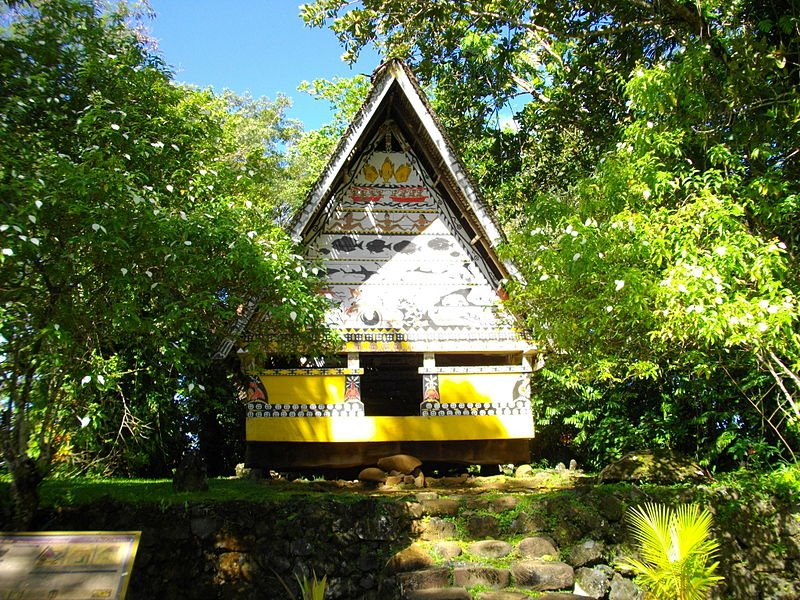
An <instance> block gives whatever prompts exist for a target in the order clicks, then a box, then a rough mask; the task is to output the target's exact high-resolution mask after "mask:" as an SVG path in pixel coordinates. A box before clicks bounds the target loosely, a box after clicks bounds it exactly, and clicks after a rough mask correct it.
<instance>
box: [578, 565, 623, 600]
mask: <svg viewBox="0 0 800 600" xmlns="http://www.w3.org/2000/svg"><path fill="white" fill-rule="evenodd" d="M613 575H614V571H613V570H611V568H610V567H606V569H600V568H597V569H589V568H586V567H583V568H580V569H577V570H576V571H575V589H574V590H573V591H574V592H575V593H576V594H577V595H579V596H587V597H589V598H596V599H599V598H605V597H606V594H607V593H608V590H609V589H610V588H611V578H612V577H613Z"/></svg>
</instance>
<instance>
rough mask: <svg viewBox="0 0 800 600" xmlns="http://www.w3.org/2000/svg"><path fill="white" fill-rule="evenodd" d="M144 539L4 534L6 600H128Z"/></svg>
mask: <svg viewBox="0 0 800 600" xmlns="http://www.w3.org/2000/svg"><path fill="white" fill-rule="evenodd" d="M140 536H141V532H140V531H93V532H83V531H78V532H43V533H2V532H0V600H97V599H98V598H104V599H112V600H116V599H119V600H122V599H124V598H125V592H126V591H127V588H128V582H129V580H130V575H131V568H132V567H133V560H134V558H135V556H136V550H137V548H138V546H139V538H140Z"/></svg>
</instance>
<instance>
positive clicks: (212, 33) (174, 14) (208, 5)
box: [149, 0, 380, 129]
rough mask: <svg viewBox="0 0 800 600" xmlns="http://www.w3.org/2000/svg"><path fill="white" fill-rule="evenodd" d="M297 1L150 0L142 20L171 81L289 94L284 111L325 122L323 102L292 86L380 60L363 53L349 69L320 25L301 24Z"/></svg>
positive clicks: (313, 123)
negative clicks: (147, 17)
mask: <svg viewBox="0 0 800 600" xmlns="http://www.w3.org/2000/svg"><path fill="white" fill-rule="evenodd" d="M300 4H301V3H300V2H298V1H297V0H227V1H226V2H219V0H150V5H151V6H152V8H153V9H154V10H155V12H156V17H155V19H154V20H152V21H150V22H149V28H150V31H151V34H152V35H153V37H155V38H156V40H158V46H159V49H160V51H161V54H162V56H163V57H164V58H165V60H166V61H167V64H169V65H170V66H171V67H172V68H173V69H174V71H175V79H176V80H177V81H180V82H184V83H192V84H195V85H198V86H200V87H207V86H212V87H213V88H214V89H215V90H217V91H221V90H223V89H225V88H228V89H231V90H233V91H235V92H238V93H244V92H250V93H251V94H252V95H253V96H255V97H259V96H267V97H268V98H275V96H277V94H278V93H279V92H283V93H284V94H285V95H287V96H289V97H291V98H292V101H293V104H294V105H293V107H292V109H291V111H290V112H289V116H290V117H292V118H295V119H299V120H300V121H302V122H303V124H304V125H305V127H306V129H316V128H318V127H319V126H320V125H323V124H324V123H327V122H328V121H329V120H330V113H329V111H328V106H327V103H326V102H323V101H318V100H314V99H312V98H311V97H310V96H308V95H307V94H304V93H301V92H298V91H297V86H298V85H299V84H300V82H302V81H303V80H307V81H311V80H313V79H318V78H324V79H331V78H333V77H335V76H339V77H352V76H353V75H356V74H359V73H364V74H367V75H368V74H370V73H371V72H372V71H373V70H374V69H375V67H377V66H378V64H379V62H380V59H379V58H378V56H377V55H376V54H375V53H374V52H373V51H371V50H370V51H369V52H363V53H362V56H361V58H360V59H359V62H358V63H357V64H356V65H355V66H354V67H352V68H351V67H349V66H348V65H347V64H345V63H344V62H342V60H341V58H340V57H341V55H342V52H343V49H342V48H341V46H339V42H338V40H337V39H336V36H335V35H334V34H333V32H331V31H330V30H328V29H309V28H307V27H306V26H305V25H304V23H303V21H302V19H300V17H299V16H298V14H299V12H300V9H299V6H300Z"/></svg>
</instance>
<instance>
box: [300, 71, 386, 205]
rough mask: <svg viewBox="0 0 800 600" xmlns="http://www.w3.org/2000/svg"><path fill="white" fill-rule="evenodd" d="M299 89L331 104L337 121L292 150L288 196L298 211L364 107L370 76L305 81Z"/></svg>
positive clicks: (302, 138)
mask: <svg viewBox="0 0 800 600" xmlns="http://www.w3.org/2000/svg"><path fill="white" fill-rule="evenodd" d="M298 89H299V91H301V92H305V93H307V94H309V95H311V96H312V97H313V98H314V99H315V100H319V101H324V102H327V103H328V104H329V105H330V107H331V108H332V109H333V120H332V121H331V122H330V123H328V124H326V125H323V126H322V127H321V128H319V129H316V130H311V131H306V132H304V133H303V134H302V135H301V136H300V137H299V139H298V140H297V141H296V143H295V144H293V145H292V146H291V147H290V148H289V153H288V154H289V156H288V160H289V169H288V170H289V176H288V177H286V179H285V181H286V182H287V184H286V190H287V196H288V197H291V198H293V199H294V204H293V205H292V207H293V208H294V209H297V208H299V206H300V204H301V203H302V201H303V199H304V198H305V196H306V194H307V193H308V192H309V190H310V189H311V186H312V185H314V182H315V181H316V180H317V177H318V176H319V175H320V173H322V169H324V168H325V165H327V164H328V160H329V159H330V157H331V154H333V151H334V150H335V149H336V144H337V143H338V142H339V140H340V139H341V138H342V136H343V135H344V133H345V131H346V129H347V127H348V125H350V122H351V121H352V120H353V118H354V117H355V115H356V113H357V112H358V109H359V108H361V105H362V103H363V102H364V99H365V98H366V96H367V93H368V92H369V89H370V83H369V79H368V78H367V77H364V76H363V75H356V76H354V77H348V78H342V77H334V78H333V79H332V80H327V79H315V80H314V81H312V82H308V81H304V82H303V83H302V84H300V87H299V88H298ZM287 216H291V215H288V214H287Z"/></svg>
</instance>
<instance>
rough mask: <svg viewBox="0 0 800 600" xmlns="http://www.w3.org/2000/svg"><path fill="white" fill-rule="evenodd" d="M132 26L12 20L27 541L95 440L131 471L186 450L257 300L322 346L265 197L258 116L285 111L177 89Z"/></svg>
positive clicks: (278, 324)
mask: <svg viewBox="0 0 800 600" xmlns="http://www.w3.org/2000/svg"><path fill="white" fill-rule="evenodd" d="M129 17H130V15H129V14H128V13H127V9H126V6H125V5H124V4H122V5H120V6H118V7H117V8H116V9H113V10H108V11H105V12H101V11H98V10H97V9H96V8H95V7H94V5H93V3H91V2H86V1H83V0H48V1H46V2H41V3H37V4H36V5H35V6H28V5H20V6H18V7H16V8H5V9H4V14H3V15H2V22H3V23H5V24H6V25H5V28H4V29H3V30H2V31H0V73H1V75H0V77H2V80H3V82H4V83H3V90H2V92H0V115H2V119H0V129H2V131H0V157H2V158H0V195H2V198H3V202H2V204H0V366H1V367H2V368H0V448H1V449H2V456H3V460H4V461H5V466H6V468H7V469H8V470H9V472H10V473H11V475H12V480H13V484H12V493H13V496H14V501H15V505H16V510H17V517H18V521H19V523H20V524H23V525H24V523H25V522H26V521H27V520H28V519H29V518H30V517H31V514H32V510H33V509H34V508H35V506H36V488H37V485H38V483H39V481H40V480H41V478H42V477H43V476H44V475H45V474H46V473H48V471H49V470H50V469H51V468H52V466H53V464H54V463H57V462H58V461H66V460H70V459H72V458H74V457H75V456H81V453H82V452H84V455H87V456H89V455H92V456H94V458H96V457H97V452H96V451H97V446H96V444H97V443H98V442H97V440H101V442H102V443H101V447H102V448H104V449H105V450H104V452H105V453H106V456H105V458H107V457H108V456H109V455H117V456H120V457H122V461H121V462H130V461H131V460H132V458H134V457H135V456H140V457H141V458H142V459H143V460H145V461H146V460H149V459H151V458H152V457H153V455H154V448H157V449H158V450H159V451H161V452H163V454H164V460H165V462H168V460H169V456H174V453H175V452H177V451H178V449H179V448H180V449H183V448H185V447H186V445H187V443H188V440H187V439H186V434H187V431H186V430H185V429H183V425H182V424H181V421H180V419H176V416H177V415H179V414H181V413H182V411H184V410H185V403H186V399H187V398H195V396H196V395H197V393H198V392H199V391H202V388H203V387H205V385H204V379H203V374H204V373H207V372H208V369H209V368H210V367H209V361H210V359H209V357H210V356H211V355H212V354H213V352H214V349H215V346H216V345H218V344H219V341H220V340H221V339H222V338H223V337H225V335H226V334H227V333H228V331H229V330H230V326H231V324H232V323H233V322H234V320H235V319H236V318H237V316H239V317H241V314H240V313H241V312H242V307H243V306H246V303H247V301H248V300H250V299H257V300H258V301H259V302H260V306H261V307H262V311H261V313H260V314H259V323H262V324H263V325H262V327H263V328H264V330H283V331H284V332H287V333H290V334H291V335H287V336H284V339H286V340H287V343H290V344H292V345H293V347H295V348H298V349H299V348H307V347H315V346H324V344H325V343H326V341H327V333H326V330H325V329H324V327H323V325H322V324H321V323H322V319H321V316H322V313H323V311H324V308H325V306H324V300H323V299H322V298H320V297H319V296H317V295H316V294H315V293H314V291H315V287H316V285H317V280H316V278H315V276H314V275H313V274H312V273H311V272H309V271H308V270H307V269H306V267H305V266H304V265H303V262H302V260H301V258H300V257H299V256H298V255H297V254H296V253H295V249H294V247H293V245H292V243H291V242H290V241H289V240H287V239H286V237H285V235H284V234H283V233H282V232H281V231H280V230H279V229H278V228H277V227H275V226H271V225H270V223H272V217H273V216H274V214H275V206H276V205H272V204H270V203H265V201H264V200H263V196H262V194H264V193H268V192H269V190H271V189H272V187H271V186H272V183H271V177H272V176H274V173H275V169H276V168H277V164H276V160H275V153H274V152H272V151H270V149H269V147H267V148H266V149H265V147H264V141H265V140H269V141H270V142H271V143H273V144H275V143H277V141H276V140H279V139H280V134H272V133H269V134H268V136H267V137H266V138H265V137H264V135H263V134H264V133H265V132H267V131H268V128H265V127H264V123H263V122H261V121H260V119H263V118H265V117H266V116H267V114H268V113H270V112H271V114H272V115H273V116H274V117H275V119H276V123H277V124H278V125H277V127H278V129H280V128H281V127H284V124H285V121H284V119H283V117H282V109H281V107H280V106H277V107H273V106H264V105H262V104H259V103H255V106H254V103H252V102H250V101H243V102H242V103H241V104H236V103H235V102H233V99H232V97H230V96H229V97H223V98H219V97H215V96H214V95H212V94H211V93H210V92H207V91H197V90H188V89H185V88H181V87H178V86H175V85H174V84H172V83H171V81H170V78H169V74H168V72H167V71H166V69H165V67H164V65H163V63H162V61H161V59H160V58H159V57H158V56H157V55H155V54H153V53H152V51H150V50H149V49H148V46H147V44H146V40H143V39H141V38H140V37H139V36H138V35H137V33H136V32H135V31H134V30H133V29H131V28H130V27H129V26H127V25H126V19H128V18H129ZM236 102H238V100H237V101H236ZM232 104H235V106H234V108H235V109H236V110H231V106H232ZM251 109H253V110H254V111H255V113H254V114H255V118H254V119H251V118H250V117H251V116H252V115H248V116H245V115H244V114H243V113H244V112H246V111H249V110H251ZM254 121H255V124H254V125H253V129H252V130H248V129H246V128H243V123H244V122H246V123H253V122H254ZM206 383H207V382H206ZM199 400H200V399H199V398H198V401H199ZM85 451H88V452H85ZM133 468H135V465H134V467H133Z"/></svg>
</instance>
